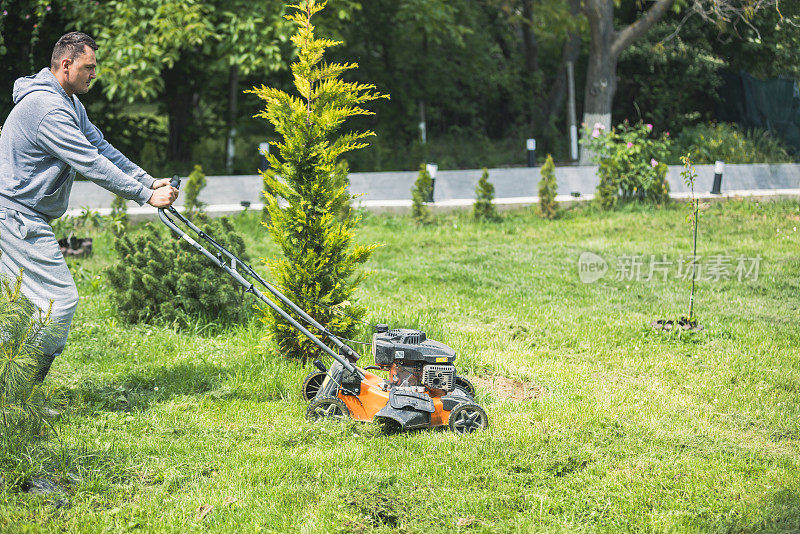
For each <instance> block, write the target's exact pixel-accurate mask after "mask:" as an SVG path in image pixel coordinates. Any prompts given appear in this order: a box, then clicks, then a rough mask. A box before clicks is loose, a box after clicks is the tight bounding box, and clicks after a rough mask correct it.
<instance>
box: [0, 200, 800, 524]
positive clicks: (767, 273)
mask: <svg viewBox="0 0 800 534" xmlns="http://www.w3.org/2000/svg"><path fill="white" fill-rule="evenodd" d="M798 220H800V204H798V203H797V202H796V201H781V202H775V203H761V204H759V203H756V202H727V203H719V204H713V205H712V206H710V207H709V208H708V209H707V210H706V211H705V212H704V213H703V215H702V219H701V226H700V235H699V241H698V254H699V255H700V256H701V260H700V261H701V263H703V264H704V265H708V263H707V262H708V261H712V260H711V259H712V258H717V259H719V257H720V256H722V257H724V258H726V259H727V260H728V261H729V262H730V266H731V269H734V268H735V267H736V266H737V265H738V263H739V261H740V259H741V258H744V259H752V258H759V260H758V272H757V275H755V276H754V273H752V272H750V274H749V275H747V276H736V275H735V273H734V274H731V275H730V276H727V277H718V278H717V279H707V280H706V279H704V278H705V273H704V274H703V275H701V276H700V277H699V279H700V281H699V282H698V284H697V294H696V300H695V313H696V315H697V317H698V318H699V320H700V322H701V323H702V324H703V325H704V327H705V329H704V330H703V331H702V332H688V333H680V335H679V333H678V332H658V331H655V330H654V329H653V328H652V327H651V326H650V323H651V321H653V320H655V319H659V318H665V317H666V318H677V317H680V316H681V315H685V314H686V312H687V310H688V296H689V285H688V284H689V282H688V281H687V280H685V279H679V278H678V274H677V269H676V267H677V265H678V262H679V260H682V259H685V258H686V257H687V251H690V250H691V248H690V239H691V233H690V231H689V229H688V226H687V225H686V224H685V222H684V217H683V210H682V209H680V208H667V209H660V210H655V209H649V208H640V207H635V206H634V207H627V208H624V209H622V210H620V211H618V212H613V213H608V214H605V213H596V212H594V211H593V210H591V209H589V208H585V207H579V208H574V209H570V210H566V211H564V212H562V214H561V216H560V218H558V219H556V220H553V221H545V220H541V219H539V218H538V217H536V216H535V214H533V212H532V211H529V210H521V211H517V212H511V213H507V214H505V215H504V216H503V220H502V221H501V222H499V223H496V224H491V223H489V224H479V223H475V222H473V221H472V220H471V219H470V218H469V217H468V216H467V215H466V214H463V215H462V214H450V215H446V216H440V217H439V218H438V220H437V221H436V224H434V225H430V226H425V227H418V226H416V225H414V224H413V223H412V222H411V220H410V219H409V218H406V217H392V216H377V215H369V214H365V218H364V221H363V223H362V225H361V228H360V230H359V231H360V234H359V239H360V240H361V241H362V242H364V243H373V242H380V243H383V244H384V246H383V247H381V248H380V249H378V250H377V251H376V253H375V254H374V256H373V257H372V259H371V260H370V262H369V263H368V264H367V268H368V269H370V270H371V271H372V275H371V277H370V278H368V279H367V280H366V282H365V283H364V284H363V285H362V288H361V290H360V299H361V302H362V303H363V304H365V305H366V306H367V307H368V309H369V310H370V312H369V319H370V320H371V321H373V322H383V323H388V324H390V325H391V326H405V327H419V328H422V329H424V330H426V331H427V333H428V336H429V337H430V338H432V339H437V340H441V341H443V342H445V343H447V344H448V345H451V346H452V347H454V348H455V349H456V351H457V352H458V355H459V357H458V360H457V361H456V364H457V365H458V367H459V372H462V373H464V374H465V375H467V376H470V377H477V378H476V380H475V382H476V385H477V386H478V401H479V402H480V403H482V404H483V405H484V406H485V408H486V411H487V413H488V416H489V420H490V428H489V430H487V431H485V432H482V433H478V434H474V435H469V436H463V437H460V436H456V435H454V434H452V433H451V432H449V431H446V430H424V431H416V432H407V433H397V434H386V433H383V432H382V431H381V429H380V428H379V427H377V426H376V425H370V424H366V425H365V424H357V423H354V422H347V423H344V424H322V425H312V424H310V423H308V422H306V421H305V417H304V414H305V404H304V403H303V402H302V400H301V397H300V383H301V381H302V379H303V377H304V376H305V375H306V374H307V373H308V372H309V371H310V370H312V368H313V367H312V365H311V364H310V363H309V364H307V365H302V364H299V363H295V362H292V361H287V360H285V359H283V358H281V357H280V356H277V355H275V354H274V351H273V349H272V347H271V345H270V344H269V342H268V341H267V340H264V339H263V335H264V332H263V330H262V326H261V324H260V323H259V322H258V321H257V320H256V319H254V318H253V319H251V320H250V321H249V322H246V323H245V324H242V325H234V326H226V325H221V324H213V323H212V324H210V325H209V324H205V323H202V322H198V324H197V325H196V327H194V328H191V329H189V330H188V331H186V330H184V331H180V330H177V329H175V328H174V327H173V326H171V325H128V324H124V323H123V322H122V321H121V320H120V319H118V318H117V317H116V316H115V314H114V310H113V309H112V308H111V304H110V300H109V296H108V290H107V288H106V285H105V283H104V271H105V269H106V268H107V267H108V266H109V265H110V264H111V263H112V262H114V261H117V260H116V259H115V258H114V257H113V255H112V252H111V251H112V236H111V235H110V234H109V233H103V232H100V233H97V234H96V235H94V236H93V237H94V254H93V256H92V257H90V258H85V259H70V260H69V262H70V267H71V269H72V272H73V273H74V275H75V278H76V281H77V283H78V286H79V292H80V294H81V297H82V298H81V304H80V306H79V308H78V312H77V315H76V317H75V320H74V322H73V327H72V330H71V332H70V344H69V346H68V348H67V350H66V352H65V353H64V354H63V355H62V356H61V357H60V358H59V359H57V360H56V362H55V365H54V368H53V371H52V374H51V376H50V378H48V382H51V383H53V384H56V385H57V386H58V388H59V390H60V392H61V394H62V396H63V398H64V399H65V401H64V403H63V406H62V409H63V413H64V416H63V418H62V419H61V420H60V421H58V422H57V423H56V425H55V426H56V430H57V432H58V434H57V435H56V434H53V433H52V432H51V433H50V434H48V435H47V436H45V437H43V438H42V439H40V440H39V441H36V442H34V443H33V444H32V445H30V446H29V447H28V448H27V449H25V450H21V451H15V452H13V453H12V452H8V451H7V452H5V453H3V455H2V456H0V476H1V477H3V479H4V483H3V484H2V485H0V531H4V532H5V531H10V532H26V531H30V532H103V531H112V532H122V531H137V530H139V531H146V532H185V531H194V530H202V531H208V532H225V533H227V532H231V531H238V532H280V533H284V532H425V533H429V532H452V531H459V532H460V531H464V532H534V531H547V532H575V531H585V532H621V531H635V532H684V531H691V532H762V531H775V532H791V531H797V530H800V423H798V421H800V417H799V416H800V358H798V354H799V353H800V349H799V347H800V307H799V306H798V295H800V256H798V250H800V235H799V234H798V232H797V231H796V227H797V226H798V223H797V221H798ZM236 226H237V228H239V230H240V231H242V232H243V235H244V238H245V241H246V242H247V245H248V247H249V250H250V253H251V257H254V258H258V257H262V256H265V257H270V256H272V255H274V254H275V250H274V248H273V246H272V245H271V242H270V239H269V238H268V236H267V234H266V232H265V230H264V229H263V228H261V226H260V225H259V224H258V214H251V213H246V214H243V215H241V216H240V217H238V218H237V219H236ZM587 251H589V252H592V253H594V254H597V255H598V256H600V257H601V258H602V259H603V260H604V261H605V262H606V263H607V267H608V271H607V272H606V274H605V275H604V276H603V277H601V278H600V279H598V280H597V281H595V282H593V283H582V282H581V281H580V278H579V272H578V259H579V258H580V256H581V254H582V253H583V252H587ZM655 259H657V260H659V261H663V262H669V264H670V269H669V270H668V272H667V274H666V276H662V274H663V273H661V272H660V271H659V272H658V273H656V276H648V275H649V274H650V273H649V272H648V270H649V267H650V266H651V265H652V264H653V261H654V260H655ZM636 262H638V264H639V265H640V266H639V269H640V272H639V274H638V276H634V275H635V274H636V273H635V272H633V271H631V270H630V269H629V268H628V267H630V266H631V265H634V266H635V265H636V264H637V263H636ZM257 267H258V268H259V270H261V272H262V273H265V274H266V270H265V269H264V268H263V266H261V265H258V266H257ZM731 273H733V271H732V270H731ZM740 278H741V279H740ZM163 298H164V299H171V298H173V296H171V295H164V296H163ZM365 338H367V336H365ZM362 350H363V349H362ZM368 360H369V357H365V358H364V359H363V360H362V364H363V365H368ZM326 363H329V362H326ZM496 377H501V378H496ZM492 381H494V382H492ZM500 382H502V383H503V384H506V385H508V386H509V388H511V389H510V391H511V392H512V393H513V392H516V393H514V395H516V394H517V393H519V394H520V396H518V397H515V396H513V395H512V397H511V399H504V394H503V393H502V391H499V390H498V389H497V388H494V389H493V387H492V386H490V384H498V383H500ZM515 388H516V389H515ZM528 388H533V389H528ZM506 392H508V390H506ZM528 397H529V398H528ZM35 477H39V478H40V477H50V478H52V479H54V480H70V481H73V482H71V483H69V484H65V485H64V487H65V492H66V496H67V497H66V500H67V504H66V505H65V506H57V504H58V503H57V502H56V501H55V500H54V498H53V497H52V496H48V495H31V494H28V493H25V492H24V484H25V481H28V480H30V479H31V478H35Z"/></svg>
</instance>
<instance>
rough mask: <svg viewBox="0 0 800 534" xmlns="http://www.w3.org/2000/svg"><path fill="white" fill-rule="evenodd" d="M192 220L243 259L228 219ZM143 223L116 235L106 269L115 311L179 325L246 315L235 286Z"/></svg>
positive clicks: (202, 217)
mask: <svg viewBox="0 0 800 534" xmlns="http://www.w3.org/2000/svg"><path fill="white" fill-rule="evenodd" d="M195 224H197V225H198V226H199V227H200V228H202V229H203V231H204V232H206V233H207V234H208V235H210V236H212V237H213V238H214V239H215V240H216V241H217V242H218V243H220V244H221V245H222V246H224V247H226V248H227V249H229V250H230V251H231V252H233V253H234V254H236V255H237V256H239V257H240V258H242V260H244V261H249V256H248V254H247V251H246V250H245V245H244V241H243V240H242V238H241V237H240V236H239V235H238V234H237V233H236V232H235V230H234V228H233V225H232V223H231V221H230V219H229V218H227V217H220V218H218V219H209V218H208V217H206V216H205V215H204V214H198V215H197V216H196V217H195ZM166 233H167V232H166V231H165V229H162V228H157V227H155V226H154V225H152V224H150V223H148V224H146V225H144V226H143V227H142V228H140V229H137V230H136V231H135V232H131V233H128V234H124V235H120V236H118V237H117V238H116V239H115V241H114V248H115V250H116V252H117V255H118V257H119V261H117V263H116V264H115V265H113V266H112V267H111V268H109V270H108V273H107V279H108V283H109V287H110V289H111V300H112V302H113V303H114V306H115V308H116V311H117V313H118V314H119V316H120V317H121V318H123V319H124V320H125V321H128V322H131V323H138V322H145V323H155V322H159V323H162V322H168V323H173V324H176V325H177V326H179V327H186V326H189V325H196V324H198V323H201V324H202V323H206V324H207V323H210V322H220V323H230V322H233V321H239V320H242V319H243V318H244V317H245V316H246V311H247V307H248V303H247V302H245V301H244V298H243V295H242V288H241V286H240V285H239V284H238V283H236V282H235V281H234V280H233V279H232V278H231V277H230V276H228V275H227V274H226V273H225V272H224V271H223V270H222V269H220V268H219V266H217V265H216V264H214V263H212V262H211V261H210V260H209V259H208V258H206V257H205V256H203V255H201V254H200V253H198V252H197V251H196V250H194V248H193V247H192V246H191V245H189V244H188V243H186V242H185V241H184V240H182V239H172V238H171V237H172V236H171V235H170V236H169V237H168V236H167V235H165V234H166Z"/></svg>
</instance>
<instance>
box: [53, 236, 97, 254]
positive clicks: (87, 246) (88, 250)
mask: <svg viewBox="0 0 800 534" xmlns="http://www.w3.org/2000/svg"><path fill="white" fill-rule="evenodd" d="M58 246H59V247H60V248H61V254H63V255H64V257H65V258H66V257H67V256H72V257H74V258H85V257H87V256H91V255H92V238H91V237H84V238H80V237H69V238H67V237H65V238H63V239H59V240H58Z"/></svg>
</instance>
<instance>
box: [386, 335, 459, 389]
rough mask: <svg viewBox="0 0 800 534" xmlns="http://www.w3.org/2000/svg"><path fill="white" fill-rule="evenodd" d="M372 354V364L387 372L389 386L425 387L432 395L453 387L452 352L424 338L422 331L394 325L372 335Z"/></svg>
mask: <svg viewBox="0 0 800 534" xmlns="http://www.w3.org/2000/svg"><path fill="white" fill-rule="evenodd" d="M372 354H373V355H374V357H375V365H376V366H378V367H380V368H381V369H382V370H384V371H389V380H388V382H389V384H390V385H391V386H399V387H416V388H419V389H420V390H421V391H424V389H428V390H429V391H430V392H431V393H434V394H435V395H436V394H438V395H445V394H446V393H449V392H451V391H453V389H455V383H456V367H455V365H453V362H454V361H455V359H456V353H455V351H454V350H453V349H451V348H450V347H448V346H447V345H445V344H444V343H440V342H439V341H433V340H429V339H427V337H426V336H425V332H422V331H420V330H411V329H407V328H396V329H393V330H388V331H386V332H381V333H377V334H374V335H373V337H372ZM421 391H420V392H421Z"/></svg>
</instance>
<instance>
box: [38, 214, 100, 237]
mask: <svg viewBox="0 0 800 534" xmlns="http://www.w3.org/2000/svg"><path fill="white" fill-rule="evenodd" d="M105 224H106V220H105V218H104V217H103V216H102V215H100V213H99V212H97V211H93V210H91V209H89V208H83V209H82V210H81V212H80V214H79V215H77V216H76V217H72V216H70V215H64V216H63V217H60V218H58V219H56V220H54V221H53V222H52V223H51V226H52V228H53V233H54V234H55V236H56V238H57V239H61V238H67V239H71V238H73V237H85V236H84V235H83V234H85V233H88V232H90V231H92V230H98V229H100V228H103V227H104V226H105Z"/></svg>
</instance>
